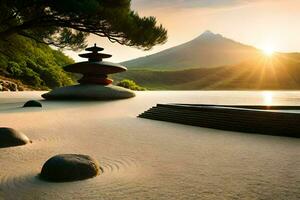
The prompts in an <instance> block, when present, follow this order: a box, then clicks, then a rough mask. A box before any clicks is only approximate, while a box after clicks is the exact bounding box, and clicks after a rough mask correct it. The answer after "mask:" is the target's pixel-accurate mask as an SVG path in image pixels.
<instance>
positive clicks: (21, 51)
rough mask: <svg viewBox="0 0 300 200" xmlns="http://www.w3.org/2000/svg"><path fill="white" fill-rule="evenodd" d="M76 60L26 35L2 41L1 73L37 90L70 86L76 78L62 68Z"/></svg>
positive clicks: (0, 43) (0, 42) (0, 52)
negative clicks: (4, 72) (25, 36)
mask: <svg viewBox="0 0 300 200" xmlns="http://www.w3.org/2000/svg"><path fill="white" fill-rule="evenodd" d="M73 62H74V61H73V60H72V59H70V58H68V57H67V56H65V55H64V54H63V53H62V52H60V51H57V50H53V49H51V48H50V47H48V46H47V45H45V44H39V43H36V42H35V41H33V40H30V39H26V38H24V37H22V36H15V37H13V38H10V39H9V40H7V41H1V40H0V69H2V70H0V73H1V72H3V71H6V72H7V73H8V74H2V75H3V76H6V77H10V78H14V79H18V80H20V81H22V82H23V83H24V84H27V85H30V86H32V87H33V88H36V89H47V88H54V87H60V86H65V85H70V84H73V83H74V80H72V77H71V76H70V75H69V74H67V73H66V72H64V71H63V69H62V67H63V66H65V65H69V64H71V63H73Z"/></svg>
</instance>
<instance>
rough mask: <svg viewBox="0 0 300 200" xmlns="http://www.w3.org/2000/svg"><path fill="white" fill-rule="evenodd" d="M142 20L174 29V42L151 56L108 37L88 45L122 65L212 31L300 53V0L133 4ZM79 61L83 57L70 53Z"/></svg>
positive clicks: (137, 0)
mask: <svg viewBox="0 0 300 200" xmlns="http://www.w3.org/2000/svg"><path fill="white" fill-rule="evenodd" d="M131 3H132V9H133V10H135V11H137V12H138V13H139V15H140V16H155V17H156V19H157V21H158V23H159V24H162V25H163V26H164V27H165V28H166V29H167V30H168V41H167V42H166V43H165V44H163V45H157V46H155V47H153V48H152V49H151V50H149V51H143V50H138V49H136V48H134V47H127V46H122V45H119V44H116V43H111V42H109V41H108V40H107V39H106V38H100V37H98V36H94V35H90V36H89V37H88V44H89V45H93V44H94V43H97V45H98V46H102V47H104V48H105V50H104V52H105V53H109V54H112V55H113V57H112V58H110V59H106V60H107V61H111V62H122V61H126V60H130V59H134V58H137V57H141V56H146V55H150V54H153V53H156V52H159V51H162V50H164V49H167V48H170V47H173V46H176V45H179V44H182V43H185V42H187V41H190V40H192V39H193V38H196V37H198V36H199V35H200V34H201V33H202V32H204V31H206V30H210V31H212V32H214V33H219V34H221V35H223V36H224V37H227V38H230V39H233V40H235V41H238V42H241V43H244V44H248V45H252V46H255V47H257V48H263V49H274V50H275V51H278V52H300V12H299V11H300V0H132V1H131ZM65 53H66V54H67V55H69V56H70V57H72V58H73V59H74V60H75V61H77V62H78V61H84V60H85V59H82V58H80V57H78V53H83V52H73V51H65Z"/></svg>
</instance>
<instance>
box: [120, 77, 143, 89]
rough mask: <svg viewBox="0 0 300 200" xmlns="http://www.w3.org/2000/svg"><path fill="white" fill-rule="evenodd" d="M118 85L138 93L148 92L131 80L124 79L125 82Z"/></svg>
mask: <svg viewBox="0 0 300 200" xmlns="http://www.w3.org/2000/svg"><path fill="white" fill-rule="evenodd" d="M117 85H118V86H120V87H124V88H127V89H130V90H136V91H143V90H146V88H143V87H141V86H139V85H137V84H136V83H135V82H134V81H133V80H129V79H124V80H122V81H120V82H119V83H118V84H117Z"/></svg>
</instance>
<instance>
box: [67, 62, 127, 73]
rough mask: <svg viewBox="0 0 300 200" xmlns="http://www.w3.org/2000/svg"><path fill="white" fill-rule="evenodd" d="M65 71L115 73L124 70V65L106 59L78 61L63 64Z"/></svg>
mask: <svg viewBox="0 0 300 200" xmlns="http://www.w3.org/2000/svg"><path fill="white" fill-rule="evenodd" d="M63 69H64V70H65V71H67V72H72V73H79V74H92V75H95V74H115V73H119V72H124V71H126V70H127V68H126V67H124V66H122V65H120V64H115V63H111V62H106V61H99V62H79V63H75V64H71V65H68V66H65V67H64V68H63Z"/></svg>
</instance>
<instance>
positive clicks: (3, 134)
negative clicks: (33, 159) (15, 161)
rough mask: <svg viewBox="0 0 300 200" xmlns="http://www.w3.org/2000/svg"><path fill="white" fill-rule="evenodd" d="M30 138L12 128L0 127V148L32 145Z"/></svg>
mask: <svg viewBox="0 0 300 200" xmlns="http://www.w3.org/2000/svg"><path fill="white" fill-rule="evenodd" d="M30 142H31V141H30V140H29V139H28V137H27V136H26V135H25V134H23V133H21V132H19V131H16V130H15V129H12V128H7V127H0V148H5V147H13V146H20V145H25V144H27V143H30Z"/></svg>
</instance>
